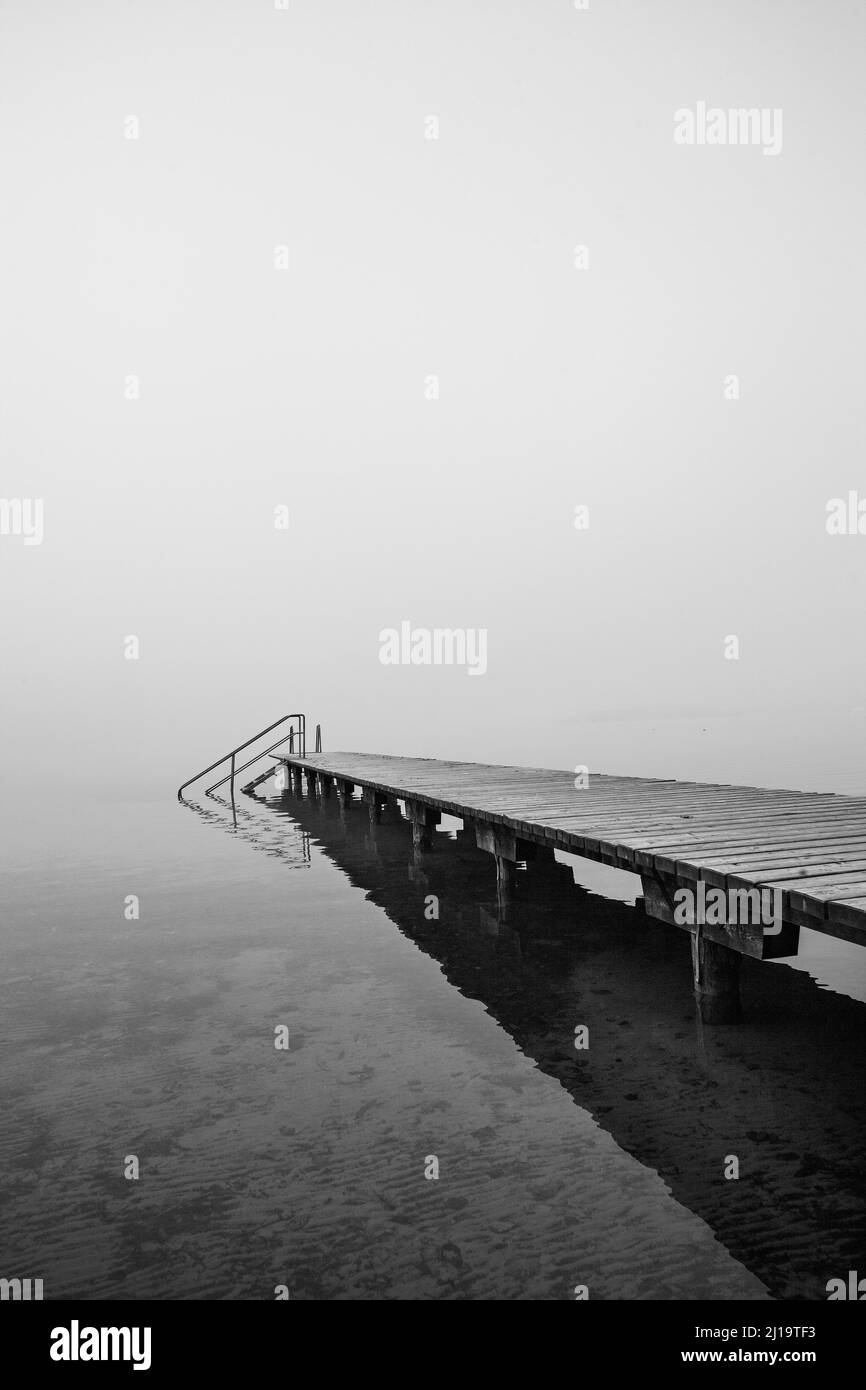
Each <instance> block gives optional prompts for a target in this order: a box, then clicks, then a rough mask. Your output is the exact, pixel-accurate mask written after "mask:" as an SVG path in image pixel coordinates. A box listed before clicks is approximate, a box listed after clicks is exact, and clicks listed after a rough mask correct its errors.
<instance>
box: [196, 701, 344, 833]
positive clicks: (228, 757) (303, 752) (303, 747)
mask: <svg viewBox="0 0 866 1390" xmlns="http://www.w3.org/2000/svg"><path fill="white" fill-rule="evenodd" d="M287 719H296V720H297V721H298V727H297V729H295V726H294V725H292V727H291V728H290V730H289V732H288V733H287V734H284V735H283V737H282V738H279V739H277V741H276V743H272V744H271V745H270V747H268V748H263V749H262V751H261V752H260V753H256V754H255V755H254V756H253V757H252V758H248V759H247V761H246V762H245V763H241V765H240V767H238V766H237V761H236V760H237V755H238V753H242V752H243V750H244V749H245V748H249V746H250V744H252V743H256V742H257V740H258V739H260V738H264V736H265V734H269V733H270V732H271V730H272V729H277V728H279V726H280V724H285V722H286V720H287ZM296 735H297V739H298V749H297V752H298V756H299V757H301V758H305V757H306V756H307V720H306V716H305V715H303V714H284V715H282V716H281V717H280V718H279V719H277V720H275V721H274V723H273V724H269V725H268V726H267V728H266V729H260V730H259V732H258V733H257V734H253V736H252V738H248V739H247V740H246V741H245V742H244V743H239V744H238V746H237V748H231V749H230V750H229V752H228V753H223V755H222V757H221V758H217V760H216V762H215V763H211V765H210V767H205V768H202V770H201V772H197V773H196V774H195V776H194V777H190V778H189V780H188V781H187V782H184V784H183V786H181V787H178V789H177V799H178V801H183V800H184V795H183V794H184V792H185V791H186V789H187V787H191V786H192V784H193V782H198V781H199V780H200V779H201V778H202V777H206V776H207V774H208V773H209V772H213V771H214V770H215V769H216V768H218V767H221V766H222V765H223V763H227V762H229V761H230V762H231V768H230V770H229V772H228V773H227V774H226V776H225V777H221V778H220V779H219V781H217V782H214V783H212V785H211V786H209V787H205V793H204V794H205V796H210V795H211V793H212V792H215V791H216V789H217V787H223V786H225V784H226V782H230V783H231V798H232V819H233V820H234V823H235V825H236V826H237V823H238V816H237V810H236V809H235V777H236V776H237V775H238V773H239V772H244V771H245V769H246V768H248V767H252V765H253V763H257V762H258V761H259V758H266V757H267V756H268V754H269V753H273V751H274V749H275V748H280V747H281V746H282V744H284V743H288V744H289V751H290V752H291V753H294V751H295V736H296ZM321 749H322V729H321V725H320V724H317V725H316V752H317V753H320V752H321ZM272 772H273V768H269V769H268V771H267V772H265V773H263V775H262V776H261V777H258V778H256V780H255V782H251V783H250V784H249V785H250V786H257V785H258V783H259V782H263V781H265V779H266V778H268V777H270V775H271V773H272ZM244 791H246V787H245V788H244Z"/></svg>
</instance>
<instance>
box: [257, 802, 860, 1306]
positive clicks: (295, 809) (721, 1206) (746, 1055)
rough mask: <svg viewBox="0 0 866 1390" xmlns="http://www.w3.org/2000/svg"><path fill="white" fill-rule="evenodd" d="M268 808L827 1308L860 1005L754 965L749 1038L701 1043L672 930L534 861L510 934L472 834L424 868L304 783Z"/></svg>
mask: <svg viewBox="0 0 866 1390" xmlns="http://www.w3.org/2000/svg"><path fill="white" fill-rule="evenodd" d="M268 804H269V806H270V808H271V809H272V810H273V811H274V812H275V813H276V814H277V815H278V816H279V817H280V820H279V821H278V822H277V823H282V824H283V825H284V826H285V825H286V821H287V820H288V823H289V824H292V825H295V826H300V827H301V828H302V829H303V830H305V831H307V832H308V833H309V835H310V836H311V837H312V838H313V841H314V843H316V844H318V845H319V846H320V848H321V849H322V850H323V852H324V853H325V854H326V855H327V856H328V857H329V858H330V859H331V860H332V861H333V862H334V863H335V864H336V865H337V866H338V867H340V868H341V869H342V870H343V871H344V872H345V873H346V874H347V875H348V877H349V879H350V881H351V882H352V883H353V884H355V885H357V886H358V887H359V888H361V889H363V890H364V892H365V893H366V894H367V896H368V897H369V898H370V899H371V900H372V901H373V902H375V903H376V904H377V905H378V906H380V907H381V908H382V909H383V910H384V911H385V912H386V913H387V914H388V916H389V917H390V918H391V919H392V920H393V921H394V922H395V923H396V924H397V926H398V927H399V928H400V930H401V931H402V932H403V933H404V934H405V935H406V936H407V937H410V938H411V939H412V940H413V941H414V942H415V943H416V945H417V946H418V947H419V949H421V950H423V951H425V952H426V953H427V954H428V955H430V956H431V957H433V958H434V959H436V960H437V961H438V962H439V963H440V964H441V966H442V969H443V971H444V973H445V975H446V977H447V979H448V980H449V981H450V982H451V983H452V984H453V985H455V986H456V987H457V988H458V989H459V990H460V991H461V992H462V993H464V994H465V995H467V996H469V997H472V998H476V999H478V1000H480V1001H481V1002H482V1003H483V1004H484V1005H485V1007H486V1009H487V1010H488V1012H489V1013H490V1014H491V1016H492V1017H493V1018H495V1019H496V1020H497V1021H498V1022H499V1023H500V1024H501V1025H502V1026H503V1027H504V1028H505V1029H506V1030H507V1031H508V1033H509V1034H510V1035H511V1036H512V1037H513V1038H514V1040H515V1042H516V1043H517V1044H518V1045H519V1046H520V1047H521V1049H522V1050H523V1051H524V1052H525V1053H526V1054H527V1055H528V1056H530V1057H532V1058H533V1059H534V1061H535V1062H536V1063H537V1064H538V1066H539V1067H540V1068H541V1069H542V1070H543V1071H544V1072H545V1073H547V1074H549V1075H552V1076H555V1077H556V1078H557V1079H558V1080H559V1081H560V1083H561V1084H562V1086H563V1087H564V1088H565V1089H566V1090H567V1091H568V1093H569V1094H570V1095H571V1096H572V1097H573V1099H574V1100H575V1101H576V1102H577V1103H578V1104H580V1105H581V1106H582V1107H584V1108H585V1109H587V1110H588V1111H590V1112H591V1113H592V1114H593V1115H594V1116H595V1118H596V1119H597V1120H598V1123H599V1124H600V1125H602V1126H603V1127H604V1128H605V1129H606V1130H607V1131H608V1132H609V1133H610V1134H611V1135H612V1136H613V1138H614V1139H615V1140H616V1141H617V1143H618V1144H619V1145H620V1146H621V1147H622V1148H623V1149H625V1150H626V1151H627V1152H629V1153H630V1154H632V1155H633V1156H634V1157H636V1158H637V1159H639V1160H640V1161H641V1162H643V1163H645V1164H647V1165H648V1166H650V1167H652V1168H653V1169H655V1170H656V1171H657V1172H658V1173H659V1174H660V1175H661V1176H662V1178H663V1179H664V1180H665V1182H666V1183H667V1184H668V1186H669V1187H670V1189H671V1191H672V1192H673V1194H674V1196H675V1197H676V1198H677V1199H678V1200H679V1201H680V1202H682V1203H683V1204H684V1205H685V1206H687V1207H688V1208H689V1209H690V1210H692V1211H693V1212H695V1213H696V1214H697V1215H699V1216H701V1217H702V1218H703V1219H704V1220H705V1221H707V1222H708V1224H709V1225H710V1226H711V1227H712V1229H713V1230H714V1232H715V1233H716V1234H717V1236H718V1237H719V1239H720V1240H722V1241H723V1243H724V1244H725V1245H726V1246H727V1248H728V1249H729V1250H730V1251H731V1253H732V1254H733V1255H734V1256H735V1258H737V1259H738V1260H740V1261H742V1262H743V1263H744V1264H745V1265H746V1266H747V1267H748V1268H749V1269H750V1270H751V1271H752V1272H753V1273H754V1274H756V1275H757V1277H758V1278H760V1279H761V1280H762V1281H763V1282H764V1283H765V1284H766V1285H767V1287H768V1288H769V1289H770V1290H771V1291H772V1292H773V1293H774V1294H775V1295H776V1296H777V1297H780V1298H807V1299H815V1298H819V1299H820V1298H825V1297H826V1292H825V1286H826V1283H827V1281H828V1280H829V1279H831V1278H834V1277H837V1276H839V1275H840V1274H841V1275H844V1273H845V1271H846V1270H848V1269H849V1268H858V1267H860V1266H858V1260H859V1262H860V1265H862V1262H863V1252H864V1244H866V1242H864V1232H866V1220H864V1214H866V1203H864V1195H866V1194H864V1180H863V1175H862V1155H863V1149H864V1138H866V1133H864V1122H863V1119H862V1111H863V1107H862V1093H863V1086H862V1065H861V1055H862V1047H861V1044H862V1038H863V1025H864V1017H866V1015H864V1006H863V1005H861V1004H858V1003H855V1002H853V1001H851V1000H849V999H847V998H844V997H842V996H838V995H834V994H831V993H828V992H827V991H824V990H819V988H818V987H817V986H816V985H815V983H814V981H812V980H811V979H810V978H809V977H808V976H807V975H806V974H805V973H803V972H802V971H799V970H792V969H789V968H788V967H786V966H784V965H774V966H773V967H771V968H768V967H767V966H766V965H762V964H761V963H760V962H755V961H751V960H744V962H743V979H742V989H743V994H744V996H745V999H746V1004H747V1010H746V1020H745V1022H743V1023H742V1024H741V1025H740V1026H739V1027H737V1028H733V1029H730V1028H726V1029H722V1030H719V1029H713V1028H705V1027H703V1026H702V1025H701V1022H700V1018H699V1016H698V1015H697V1014H696V1010H695V1001H694V997H693V993H692V982H691V978H690V973H689V970H688V967H687V966H686V965H685V963H684V961H683V958H682V953H681V937H680V933H679V931H678V929H677V928H672V927H668V926H667V925H665V924H664V923H661V922H657V921H654V920H652V919H650V918H647V917H646V916H645V915H644V913H643V909H642V906H641V904H640V903H638V905H637V906H636V907H634V908H632V907H628V906H626V905H624V904H622V903H619V902H615V901H610V900H607V899H605V898H601V897H598V896H596V895H595V894H592V893H588V892H586V891H584V890H583V889H581V888H579V887H578V886H577V885H576V884H575V882H574V878H573V875H572V872H571V869H570V868H569V867H568V866H567V865H565V864H562V863H559V862H555V861H542V862H535V863H534V862H532V861H530V862H529V863H527V865H526V868H525V869H524V870H522V871H520V872H518V873H517V875H516V879H515V883H514V892H513V894H512V895H511V902H510V904H509V909H508V913H507V915H506V916H504V917H503V914H502V911H501V908H500V906H499V903H498V900H497V896H496V893H495V887H494V886H493V885H492V884H491V878H490V873H489V858H488V856H487V855H485V854H484V852H483V851H482V850H479V849H478V848H477V846H476V839H475V836H474V834H472V833H469V832H466V831H463V830H458V831H457V833H456V836H453V835H452V834H451V833H448V832H444V831H438V832H433V835H432V844H433V847H434V848H433V852H432V853H431V852H428V851H427V850H426V849H424V848H423V847H419V845H418V843H417V837H416V842H415V844H414V846H413V834H412V826H411V825H410V823H409V822H408V821H407V820H405V819H404V818H403V817H402V815H401V814H400V811H399V808H398V807H397V806H396V805H395V804H391V805H387V806H385V807H384V808H382V809H381V810H380V809H379V808H375V810H374V813H373V814H369V815H368V811H367V808H366V807H365V806H363V805H362V804H360V803H359V802H358V801H347V800H345V799H343V798H338V797H335V796H331V797H321V796H318V795H316V794H315V792H314V791H311V790H310V789H308V790H307V791H306V793H303V792H302V791H301V788H300V785H299V783H298V782H295V783H294V784H292V785H291V786H290V787H289V789H288V790H287V791H286V792H284V793H283V795H282V797H281V798H277V799H276V800H273V801H271V802H269V803H268ZM377 817H378V819H377ZM436 914H438V915H436ZM577 1027H584V1028H586V1029H587V1030H588V1042H589V1046H588V1047H587V1048H585V1049H581V1050H578V1049H576V1047H575V1029H576V1028H577ZM730 1156H733V1157H735V1158H736V1159H737V1162H738V1165H739V1178H738V1179H736V1180H732V1179H728V1180H726V1178H725V1176H724V1173H725V1168H726V1164H727V1166H728V1167H729V1168H730V1164H729V1163H728V1160H729V1157H730Z"/></svg>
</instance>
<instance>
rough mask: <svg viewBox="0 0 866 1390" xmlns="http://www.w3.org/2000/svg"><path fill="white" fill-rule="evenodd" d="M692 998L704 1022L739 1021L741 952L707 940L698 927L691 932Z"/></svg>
mask: <svg viewBox="0 0 866 1390" xmlns="http://www.w3.org/2000/svg"><path fill="white" fill-rule="evenodd" d="M691 944H692V970H693V974H694V981H695V998H696V999H697V1001H698V1010H699V1012H700V1015H701V1020H702V1022H704V1023H738V1022H739V1020H740V1019H741V1018H742V1015H743V1008H742V1004H741V1002H740V960H741V957H740V953H739V952H738V951H732V950H730V948H729V947H728V946H720V945H719V943H718V942H717V941H710V940H708V938H707V937H705V936H704V935H703V933H702V932H701V930H700V928H698V929H697V931H695V932H693V933H692V935H691Z"/></svg>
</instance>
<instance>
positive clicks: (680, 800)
mask: <svg viewBox="0 0 866 1390" xmlns="http://www.w3.org/2000/svg"><path fill="white" fill-rule="evenodd" d="M280 760H281V761H282V762H286V763H288V764H289V765H292V766H295V767H304V768H311V769H312V768H315V769H316V770H318V771H320V772H321V773H323V774H324V775H325V776H328V777H333V778H335V779H337V780H338V781H341V782H349V783H354V784H355V785H357V786H360V787H361V788H367V789H372V790H375V791H378V792H380V793H382V794H383V795H385V796H390V797H395V798H397V799H399V800H401V801H406V800H407V799H409V800H411V801H412V802H414V803H416V804H420V805H423V806H427V807H430V808H432V809H434V810H437V811H440V812H444V813H446V814H448V815H454V816H459V817H461V818H462V819H469V820H474V821H478V822H481V823H485V824H491V825H502V826H506V827H508V828H509V829H511V830H513V831H515V832H516V833H517V834H518V835H519V836H520V838H521V839H522V840H527V841H529V842H535V843H543V844H547V845H553V846H555V847H557V848H559V849H562V850H567V851H570V852H571V853H574V854H581V855H585V856H587V857H588V858H590V859H596V860H600V861H601V862H603V863H607V864H612V865H614V866H615V867H616V868H620V869H626V870H629V871H630V872H632V873H638V874H646V873H647V872H650V873H653V872H655V873H657V874H660V875H664V876H665V878H666V880H667V881H668V882H669V881H670V880H671V879H673V880H675V881H676V883H678V884H681V885H683V886H689V885H691V884H694V883H695V882H696V881H697V880H698V879H705V880H706V881H707V883H708V884H712V885H713V886H715V887H719V888H742V887H767V888H779V889H780V890H781V891H782V895H783V898H782V900H783V904H784V913H785V918H786V920H788V921H790V922H792V923H795V924H797V925H800V926H804V925H805V926H809V927H812V928H813V929H814V930H816V931H823V932H826V933H828V934H829V935H831V936H839V937H842V938H844V939H846V940H849V941H855V942H858V943H860V944H862V945H866V797H853V796H841V795H837V794H834V793H817V792H796V791H781V790H766V789H764V788H761V787H737V786H727V785H715V784H711V783H701V782H676V781H660V780H655V779H652V778H643V777H606V776H602V775H600V774H591V775H590V777H589V785H588V786H586V787H582V788H579V789H578V788H576V787H575V778H574V776H573V775H572V774H571V773H569V772H560V771H555V770H548V769H545V768H526V767H501V766H488V765H486V764H484V763H458V762H446V761H444V760H439V759H432V758H396V757H388V756H386V755H380V754H373V753H315V754H310V755H309V756H307V757H305V758H299V757H294V756H289V757H285V756H284V757H282V758H281V759H280Z"/></svg>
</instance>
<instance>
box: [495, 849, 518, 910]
mask: <svg viewBox="0 0 866 1390" xmlns="http://www.w3.org/2000/svg"><path fill="white" fill-rule="evenodd" d="M516 874H517V864H516V862H515V861H514V860H513V859H503V857H502V855H501V854H497V855H496V901H497V903H498V904H499V916H500V918H502V919H505V918H507V917H508V915H509V913H510V910H511V904H512V902H513V901H514V879H515V876H516Z"/></svg>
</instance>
